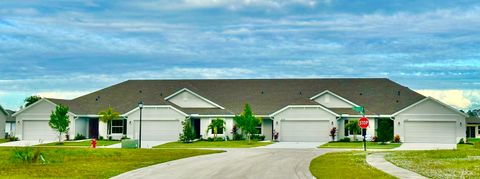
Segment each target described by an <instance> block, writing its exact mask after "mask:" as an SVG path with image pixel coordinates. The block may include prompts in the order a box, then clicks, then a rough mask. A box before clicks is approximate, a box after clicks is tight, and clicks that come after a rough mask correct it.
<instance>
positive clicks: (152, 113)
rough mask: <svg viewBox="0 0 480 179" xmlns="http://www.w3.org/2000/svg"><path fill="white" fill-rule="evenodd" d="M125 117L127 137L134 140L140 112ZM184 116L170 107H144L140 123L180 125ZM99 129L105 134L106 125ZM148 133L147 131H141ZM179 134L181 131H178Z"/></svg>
mask: <svg viewBox="0 0 480 179" xmlns="http://www.w3.org/2000/svg"><path fill="white" fill-rule="evenodd" d="M126 117H127V137H129V138H131V139H135V137H136V136H135V131H137V132H138V130H139V129H136V128H135V127H134V125H135V122H134V121H139V120H140V110H138V109H137V110H136V111H134V112H132V113H130V114H129V115H128V116H126ZM185 117H186V116H185V115H183V114H182V113H179V112H178V111H176V110H174V109H172V108H170V107H148V106H145V107H144V108H143V110H142V121H149V120H170V121H171V120H178V122H179V123H181V122H182V121H183V120H185ZM99 128H104V129H105V134H106V129H107V127H106V124H105V127H101V126H99ZM142 132H148V131H142ZM179 132H181V129H180V131H179Z"/></svg>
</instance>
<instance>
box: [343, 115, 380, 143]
mask: <svg viewBox="0 0 480 179" xmlns="http://www.w3.org/2000/svg"><path fill="white" fill-rule="evenodd" d="M359 119H360V118H346V117H342V118H341V119H339V120H338V127H337V137H336V140H339V139H343V138H345V137H348V138H350V139H353V135H349V136H345V120H359ZM368 122H369V125H368V127H367V136H366V139H367V140H371V138H372V137H373V136H375V135H376V133H377V132H376V131H375V130H376V128H377V119H375V118H368ZM357 139H358V140H363V136H362V135H361V134H360V135H357Z"/></svg>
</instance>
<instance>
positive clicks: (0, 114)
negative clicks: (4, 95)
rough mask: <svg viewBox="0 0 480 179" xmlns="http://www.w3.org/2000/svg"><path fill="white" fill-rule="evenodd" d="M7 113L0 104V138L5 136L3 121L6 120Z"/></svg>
mask: <svg viewBox="0 0 480 179" xmlns="http://www.w3.org/2000/svg"><path fill="white" fill-rule="evenodd" d="M8 116H9V114H8V113H7V111H5V109H4V108H3V107H2V105H0V139H3V138H5V136H6V135H5V123H6V121H7V118H8Z"/></svg>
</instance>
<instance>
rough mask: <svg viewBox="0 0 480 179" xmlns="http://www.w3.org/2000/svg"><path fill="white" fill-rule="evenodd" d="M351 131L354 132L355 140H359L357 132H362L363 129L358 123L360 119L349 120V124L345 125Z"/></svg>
mask: <svg viewBox="0 0 480 179" xmlns="http://www.w3.org/2000/svg"><path fill="white" fill-rule="evenodd" d="M345 128H347V129H348V130H349V131H352V132H353V141H357V134H360V132H361V129H360V126H359V125H358V120H350V121H348V123H347V125H345Z"/></svg>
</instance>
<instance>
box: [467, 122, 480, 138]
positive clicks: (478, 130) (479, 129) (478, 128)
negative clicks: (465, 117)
mask: <svg viewBox="0 0 480 179" xmlns="http://www.w3.org/2000/svg"><path fill="white" fill-rule="evenodd" d="M467 126H468V127H475V138H480V124H468V125H467Z"/></svg>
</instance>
